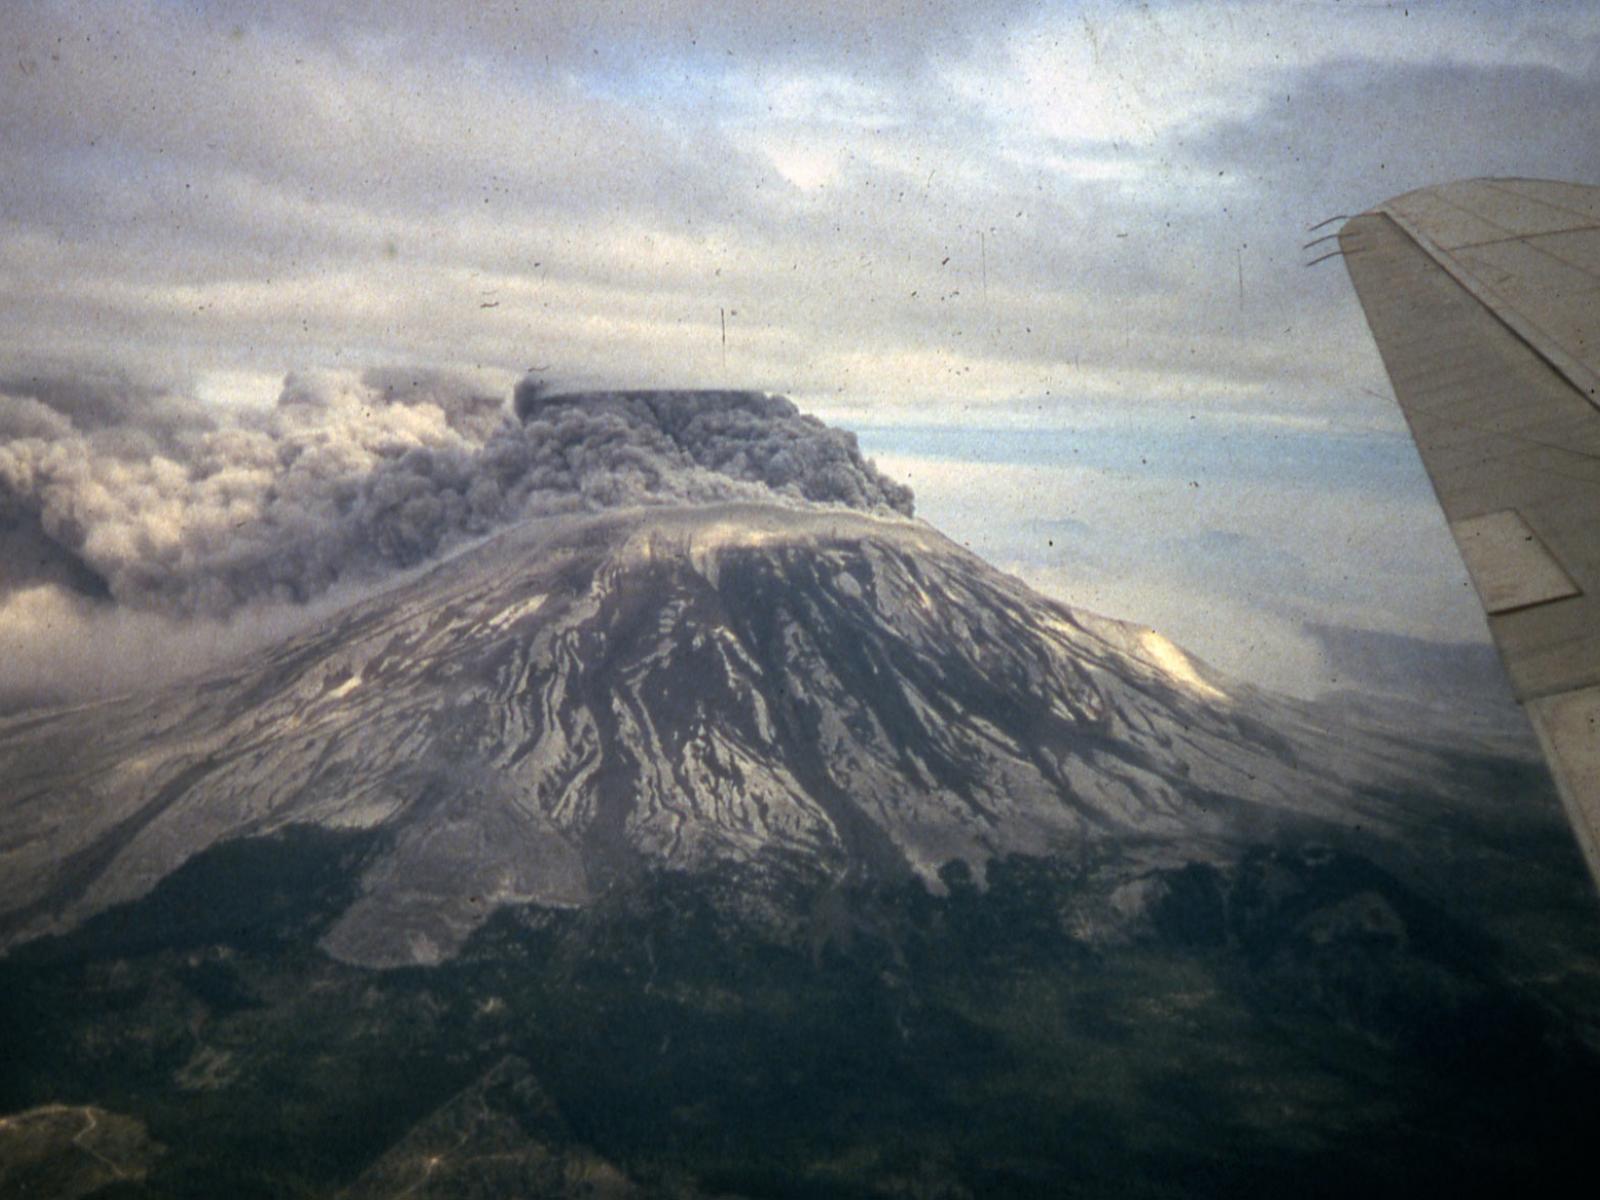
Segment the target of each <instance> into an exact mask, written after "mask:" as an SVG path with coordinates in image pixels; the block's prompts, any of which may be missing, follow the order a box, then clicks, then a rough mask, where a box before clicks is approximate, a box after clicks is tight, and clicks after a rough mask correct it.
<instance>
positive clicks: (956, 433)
mask: <svg viewBox="0 0 1600 1200" xmlns="http://www.w3.org/2000/svg"><path fill="white" fill-rule="evenodd" d="M855 432H856V434H857V437H858V438H859V440H860V443H861V448H862V450H863V451H864V452H866V453H867V454H868V455H896V456H905V457H913V458H923V459H934V460H938V461H944V462H955V463H963V464H972V465H978V464H985V463H993V464H1005V465H1014V466H1032V467H1074V468H1089V469H1093V470H1100V471H1113V472H1118V473H1120V474H1125V475H1130V476H1140V475H1143V476H1148V477H1151V478H1172V479H1183V480H1195V481H1198V482H1202V483H1203V482H1206V481H1207V480H1211V481H1226V482H1229V483H1267V482H1270V483H1284V484H1296V485H1302V486H1303V485H1310V484H1314V485H1316V486H1318V487H1321V488H1326V489H1328V490H1335V491H1342V490H1350V491H1358V492H1361V493H1364V494H1368V495H1383V496H1390V497H1401V496H1410V495H1414V494H1418V491H1419V489H1424V490H1425V489H1426V487H1427V481H1426V479H1425V477H1424V476H1423V474H1422V469H1421V466H1420V464H1419V463H1418V461H1417V455H1416V450H1415V449H1414V448H1413V446H1412V444H1411V442H1410V440H1409V439H1408V438H1406V437H1405V435H1403V434H1399V433H1395V434H1389V433H1359V434H1352V433H1345V432H1324V431H1311V430H1296V429H1279V428H1272V427H1250V426H1248V425H1246V426H1243V427H1230V428H1228V429H1227V431H1226V432H1220V431H1218V430H1217V429H1216V428H1214V427H1210V426H1208V425H1206V424H1202V423H1200V422H1195V423H1194V425H1193V426H1192V427H1191V428H1189V429H1172V428H1170V427H1168V428H1152V429H1062V428H1041V429H1018V428H962V427H958V426H923V427H917V426H877V427H873V426H867V427H864V428H863V427H860V426H857V427H856V430H855Z"/></svg>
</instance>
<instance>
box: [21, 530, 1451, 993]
mask: <svg viewBox="0 0 1600 1200" xmlns="http://www.w3.org/2000/svg"><path fill="white" fill-rule="evenodd" d="M1435 766H1436V764H1435V763H1434V762H1433V760H1431V759H1430V758H1429V756H1428V755H1427V753H1426V752H1423V751H1417V750H1408V749H1405V748H1403V747H1402V746H1401V745H1400V743H1398V742H1396V741H1392V740H1389V739H1386V738H1384V737H1381V736H1378V735H1375V734H1371V733H1368V734H1362V735H1359V736H1357V735H1354V734H1351V735H1350V736H1349V737H1346V738H1344V739H1343V740H1339V741H1336V740H1335V739H1332V738H1330V737H1329V736H1328V734H1327V733H1326V731H1325V730H1323V729H1319V728H1317V727H1316V725H1315V723H1314V722H1313V721H1312V719H1311V718H1310V717H1309V716H1307V710H1305V709H1302V708H1300V707H1297V706H1294V705H1292V704H1289V703H1287V702H1283V701H1279V700H1277V699H1274V698H1272V697H1268V696H1265V695H1263V694H1261V693H1259V692H1255V691H1254V690H1252V689H1248V688H1243V687H1235V686H1233V685H1231V684H1230V683H1229V682H1228V681H1227V680H1226V679H1223V678H1220V677H1218V676H1217V675H1215V674H1214V673H1213V672H1211V671H1210V670H1209V669H1208V668H1206V667H1205V666H1204V665H1203V664H1201V663H1199V662H1198V661H1196V660H1194V659H1193V658H1191V657H1189V656H1188V655H1187V654H1185V653H1184V652H1183V651H1182V650H1181V649H1179V648H1177V647H1176V646H1174V645H1173V644H1172V643H1170V642H1168V641H1167V640H1166V639H1164V638H1162V637H1161V636H1160V635H1159V634H1156V633H1154V632H1152V631H1150V630H1148V629H1143V628H1140V627H1136V626H1132V625H1128V624H1125V623H1121V622H1116V621H1110V620H1106V619H1103V618H1099V617H1094V616H1091V615H1088V614H1084V613H1079V612H1075V611H1072V610H1069V609H1068V608H1066V607H1063V606H1062V605H1059V604H1056V603H1053V602H1051V601H1048V600H1046V599H1044V598H1043V597H1041V596H1039V595H1038V594H1037V593H1035V592H1033V591H1031V590H1030V589H1028V588H1027V587H1025V586H1024V585H1023V584H1021V583H1020V582H1018V581H1017V580H1015V579H1013V578H1011V577H1008V576H1005V575H1003V574H1001V573H1000V572H998V571H996V570H994V569H993V568H992V567H990V566H988V565H987V564H985V563H984V562H982V561H981V560H980V559H978V558H976V557H975V556H973V555H972V554H970V553H968V552H967V551H965V550H963V549H961V548H960V547H958V546H956V545H955V544H954V543H952V542H950V541H949V540H948V539H946V538H944V537H942V536H941V535H940V534H938V533H937V532H936V531H934V530H933V529H932V528H930V527H929V526H928V525H926V524H924V523H921V522H918V521H913V520H909V519H900V518H892V517H880V516H870V515H866V514H862V513H859V512H850V511H845V510H836V509H830V508H823V507H819V506H810V507H797V506H794V505H789V506H778V505H760V504H716V505H707V506H698V507H696V506H685V507H674V508H647V509H628V510H622V511H612V512H607V513H603V514H600V515H591V514H586V515H574V516H565V517H556V518H548V519H542V520H536V521H531V522H528V523H525V524H523V525H520V526H517V527H515V528H512V529H510V530H508V531H506V532H504V533H502V534H500V535H499V536H497V537H495V538H494V539H492V540H489V541H487V542H485V543H482V544H480V545H478V546H477V547H475V548H473V549H472V550H470V551H467V552H465V553H462V554H459V555H457V556H456V557H454V558H452V559H450V560H448V561H446V562H444V563H442V564H441V565H439V566H437V567H436V568H434V569H433V570H432V571H431V572H429V573H427V574H426V575H423V576H421V577H420V578H416V579H412V580H410V581H407V582H404V583H402V584H400V585H398V586H396V587H394V588H392V589H390V590H389V591H387V592H385V593H383V594H381V595H379V596H377V597H375V598H372V599H370V600H367V601H365V602H363V603H360V604H358V605H356V606H355V607H353V608H350V609H348V610H347V611H345V612H344V613H342V614H341V615H339V616H338V617H336V618H334V619H333V620H331V621H330V622H328V623H327V624H326V625H325V626H323V627H321V628H320V629H318V630H317V631H315V632H313V633H312V634H309V635H306V636H301V637H299V638H297V639H294V640H292V641H289V642H286V643H283V644H281V645H279V646H277V647H276V648H274V649H273V650H271V651H270V652H268V653H265V654H262V655H258V656H256V657H255V658H254V659H252V660H251V661H249V662H246V663H243V664H240V665H237V666H235V667H234V668H232V669H230V670H228V671H224V672H219V673H214V674H212V675H211V676H209V677H206V678H203V679H200V680H198V681H195V682H192V683H189V684H186V685H184V686H181V687H178V688H172V689H168V690H165V691H163V692H160V693H158V694H153V695H149V696H139V697H131V698H125V699H122V700H117V701H111V702H107V703H101V704H95V705H91V706H87V707H82V708H78V709H74V710H69V711H62V712H54V713H49V714H42V715H41V714H32V715H26V716H21V717H15V718H12V719H10V720H8V721H5V722H3V723H0V780H4V784H5V796H4V800H3V802H0V932H3V934H4V937H5V941H6V942H7V943H14V942H16V941H19V940H22V939H26V938H30V937H33V936H37V935H39V934H41V933H45V932H51V931H60V930H64V929H67V928H71V927H73V926H74V925H76V924H79V923H81V922H82V921H83V920H84V919H86V918H87V917H89V916H91V915H92V914H95V913H97V912H100V911H102V910H104V909H106V908H108V907H109V906H111V905H114V904H116V903H118V902H121V901H126V900H130V899H133V898H135V897H138V896H140V895H142V894H144V893H146V892H148V891H149V890H150V889H151V888H152V887H153V886H154V885H155V884H156V883H157V882H158V881H159V880H161V879H162V878H163V877H164V876H166V875H167V874H168V873H170V872H171V871H173V870H174V869H175V868H177V867H178V866H179V865H181V864H182V863H183V862H185V861H186V860H187V859H189V858H191V857H193V856H194V855H197V854H199V853H201V852H202V851H204V850H206V849H207V848H209V847H211V846H213V845H215V844H216V843H218V842H219V841H223V840H227V839H232V838H238V837H243V836H251V835H259V834H264V833H269V832H272V831H274V830H277V829H281V828H283V827H285V826H289V825H295V824H315V825H320V826H325V827H332V828H379V829H381V831H382V836H381V838H380V839H379V840H378V842H377V843H376V844H377V846H378V847H379V849H378V850H376V851H374V852H373V854H372V855H371V856H369V858H368V859H367V861H366V862H365V865H364V867H363V872H364V874H363V879H362V898H361V899H360V900H359V901H357V902H356V903H355V904H354V905H353V906H352V907H351V908H349V909H348V910H347V911H346V912H344V913H343V915H342V916H341V917H340V919H339V920H338V921H337V923H336V924H335V925H334V926H333V928H332V930H331V932H330V933H329V934H328V936H327V939H326V943H325V944H326V945H327V947H328V948H329V949H330V950H331V951H332V952H334V953H335V954H337V955H339V956H341V957H345V958H348V959H350V960H352V961H357V962H364V963H373V964H387V963H400V962H424V963H426V962H436V961H439V960H440V959H442V958H444V957H447V956H449V955H450V954H452V953H453V952H454V950H455V949H456V948H457V947H459V945H460V944H461V943H462V942H463V940H464V939H465V937H466V936H467V935H468V934H469V933H470V932H471V931H472V930H473V929H474V928H476V927H477V926H478V925H479V924H481V923H482V921H483V920H484V919H486V917H487V916H488V915H489V914H490V913H491V912H493V911H494V910H495V909H496V908H497V907H499V906H501V905H504V904H508V903H522V902H537V903H542V904H547V905H582V904H584V903H585V902H586V901H587V900H588V899H590V898H591V897H593V896H594V895H595V894H596V893H597V892H598V890H600V889H603V888H605V887H607V886H609V885H611V884H612V883H614V882H615V881H617V880H620V879H624V878H626V877H627V876H628V875H629V874H630V872H633V871H635V870H637V869H638V868H640V867H641V866H649V865H660V866H666V867H668V868H681V869H685V870H693V869H695V868H697V867H700V866H703V865H706V864H710V863H715V862H719V861H726V860H730V859H732V860H741V861H746V862H750V863H755V864H768V865H770V869H771V870H773V871H783V870H788V869H794V870H804V871H816V872H824V873H828V874H833V875H837V876H840V877H843V876H854V877H864V876H865V877H870V876H874V875H879V876H891V877H892V876H896V875H903V874H904V873H906V872H914V873H916V874H918V875H921V876H923V877H924V878H925V879H927V880H928V881H929V882H930V883H931V884H933V885H934V886H938V884H937V871H938V869H939V867H940V865H941V864H943V863H945V862H946V861H948V860H950V859H954V858H961V859H965V860H967V861H968V862H970V863H972V864H974V866H975V867H976V868H977V869H978V871H979V873H980V874H981V870H982V864H983V863H984V862H985V861H987V860H988V859H989V858H990V857H992V856H994V855H997V854H1004V853H1009V852H1024V853H1045V852H1049V853H1055V854H1063V855H1080V856H1089V855H1092V854H1093V853H1095V852H1096V851H1097V849H1098V848H1103V847H1113V846H1114V847H1115V848H1116V851H1117V853H1118V854H1119V855H1120V856H1122V857H1124V858H1125V859H1126V858H1133V859H1137V860H1140V861H1143V862H1146V863H1148V864H1151V865H1155V866H1159V865H1161V864H1163V863H1168V862H1171V863H1179V862H1186V861H1194V860H1197V859H1200V860H1203V859H1206V858H1210V857H1219V858H1220V857H1222V856H1224V855H1226V854H1227V853H1228V851H1229V848H1230V847H1234V846H1237V845H1240V844H1242V843H1243V842H1244V841H1246V840H1251V839H1255V840H1260V839H1261V838H1262V837H1264V836H1268V835H1270V833H1271V831H1273V830H1274V829H1277V828H1281V827H1282V826H1283V825H1284V823H1285V822H1291V823H1292V822H1316V823H1321V824H1325V825H1326V826H1327V828H1329V829H1337V828H1339V827H1355V826H1361V827H1362V828H1363V829H1365V830H1367V831H1369V832H1370V831H1373V830H1382V829H1383V828H1384V827H1385V825H1386V823H1393V822H1396V821H1403V820H1404V819H1405V818H1404V816H1403V815H1401V814H1397V813H1396V812H1394V811H1392V810H1391V809H1388V808H1386V807H1385V806H1384V803H1383V802H1382V801H1381V800H1380V799H1378V798H1376V797H1380V796H1381V795H1383V794H1386V793H1392V792H1395V791H1397V790H1401V789H1404V788H1407V787H1411V786H1417V785H1420V784H1421V783H1423V782H1425V781H1426V780H1427V777H1428V776H1429V775H1430V774H1431V773H1433V768H1434V767H1435ZM1429 786H1433V785H1432V784H1429Z"/></svg>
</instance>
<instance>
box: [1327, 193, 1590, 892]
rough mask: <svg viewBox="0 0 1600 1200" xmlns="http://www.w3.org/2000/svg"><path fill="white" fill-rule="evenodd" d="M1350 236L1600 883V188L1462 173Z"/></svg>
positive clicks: (1358, 281) (1373, 314)
mask: <svg viewBox="0 0 1600 1200" xmlns="http://www.w3.org/2000/svg"><path fill="white" fill-rule="evenodd" d="M1338 236H1339V246H1340V250H1341V251H1342V253H1343V255H1344V260H1345V265H1346V267H1347V268H1348V270H1349V272H1350V278H1351V281H1352V282H1353V283H1354V284H1355V288H1356V293H1357V294H1358V295H1359V297H1360V299H1361V305H1362V307H1363V308H1364V309H1365V310H1366V315H1367V324H1368V325H1369V326H1371V329H1372V335H1373V337H1374V339H1376V341H1377V344H1378V350H1379V352H1380V353H1381V354H1382V355H1383V362H1384V366H1385V367H1386V368H1387V369H1388V372H1389V378H1390V380H1391V381H1392V382H1393V384H1394V392H1395V397H1396V399H1398V400H1399V402H1400V407H1401V409H1402V410H1404V412H1405V416H1406V421H1407V422H1408V423H1409V424H1410V426H1411V433H1412V436H1413V437H1414V438H1415V439H1416V443H1417V449H1418V450H1419V451H1420V452H1421V455H1422V461H1423V464H1424V465H1425V466H1426V467H1427V470H1428V474H1429V476H1430V477H1431V478H1432V480H1433V487H1434V491H1435V492H1436V493H1437V495H1438V497H1439V504H1440V505H1441V506H1442V507H1443V509H1444V513H1445V517H1446V518H1447V519H1448V520H1449V522H1450V530H1451V532H1452V533H1453V534H1454V535H1455V539H1456V545H1457V546H1458V547H1459V548H1460V550H1461V557H1462V559H1463V560H1464V561H1465V563H1466V566H1467V572H1468V574H1469V575H1470V576H1471V577H1472V582H1473V584H1474V585H1475V587H1476V588H1477V591H1478V596H1479V598H1480V599H1481V600H1482V601H1483V607H1484V611H1485V612H1486V613H1487V614H1488V622H1489V632H1490V633H1491V634H1492V635H1493V637H1494V640H1495V644H1496V645H1497V646H1498V647H1499V650H1500V656H1501V659H1502V660H1503V661H1504V663H1505V667H1506V671H1507V673H1508V674H1509V675H1510V677H1511V682H1512V686H1513V688H1514V689H1515V691H1516V695H1517V698H1518V700H1520V701H1521V702H1522V704H1523V706H1524V708H1525V709H1526V710H1527V712H1528V715H1529V716H1530V718H1531V719H1532V721H1533V725H1534V728H1535V729H1536V730H1537V731H1538V735H1539V740H1540V742H1541V744H1542V746H1543V748H1544V753H1545V757H1546V758H1547V759H1548V760H1549V762H1550V768H1551V772H1552V774H1553V775H1554V776H1555V779H1556V785H1557V787H1558V788H1559V790H1560V792H1561V797H1562V801H1563V803H1564V804H1565V805H1566V809H1567V815H1568V816H1569V818H1570V819H1571V821H1572V825H1573V828H1574V829H1575V830H1576V832H1577V835H1578V842H1579V844H1580V845H1581V847H1582V849H1583V853H1584V857H1585V858H1586V859H1587V861H1588V864H1589V869H1590V872H1591V873H1592V874H1593V875H1594V877H1595V880H1596V882H1597V883H1600V188H1597V187H1587V186H1584V185H1581V184H1573V183H1551V182H1543V181H1537V180H1525V179H1474V180H1467V181H1463V182H1460V183H1451V184H1445V185H1443V186H1440V187H1430V188H1424V189H1422V190H1421V191H1416V192H1410V193H1408V194H1406V195H1404V196H1398V197H1396V198H1395V199H1393V200H1389V201H1386V202H1385V203H1383V204H1380V205H1378V207H1376V208H1374V209H1372V210H1371V211H1370V212H1366V213H1363V214H1361V215H1360V216H1358V217H1355V218H1352V219H1351V220H1349V221H1347V222H1346V223H1345V225H1344V227H1343V228H1342V229H1341V230H1340V232H1339V235H1338Z"/></svg>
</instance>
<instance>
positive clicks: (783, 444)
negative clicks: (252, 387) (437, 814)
mask: <svg viewBox="0 0 1600 1200" xmlns="http://www.w3.org/2000/svg"><path fill="white" fill-rule="evenodd" d="M741 498H743V499H765V500H777V501H781V502H785V503H806V502H814V503H823V504H838V505H845V506H849V507H852V508H857V509H864V510H868V511H894V512H900V513H905V514H909V513H910V512H911V508H912V501H911V493H910V491H909V490H908V489H906V488H904V487H902V486H900V485H898V484H896V483H894V482H892V481H890V480H887V479H885V478H884V477H883V476H881V475H879V474H878V473H877V471H876V470H875V469H874V468H873V467H872V465H871V464H870V463H868V462H866V461H865V460H864V459H863V458H862V456H861V453H860V451H859V449H858V448H857V446H856V442H855V438H854V436H853V435H851V434H848V433H845V432H843V431H840V430H835V429H830V428H829V427H827V426H825V425H823V424H822V423H821V422H820V421H817V420H816V419H814V418H811V417H807V416H804V415H802V414H801V413H800V412H799V410H798V409H797V408H796V407H795V406H794V405H793V404H792V403H790V402H789V401H788V400H785V399H783V398H781V397H777V396H769V395H764V394H761V393H752V392H587V393H573V394H567V395H555V394H550V393H548V392H546V391H544V390H543V389H542V388H541V387H540V386H539V385H538V384H537V383H536V382H534V381H531V380H525V381H524V382H523V383H522V384H520V385H518V387H517V388H516V390H515V393H514V396H513V397H512V403H511V404H510V405H508V404H507V403H506V397H504V395H503V394H496V392H495V390H494V389H492V388H486V387H484V386H482V385H481V384H480V383H478V382H477V381H475V380H473V379H470V378H467V377H463V376H458V375H454V374H449V373H444V372H430V371H401V370H382V371H370V372H367V373H365V374H362V375H355V374H316V375H290V376H289V377H288V378H286V380H285V381H284V384H283V388H282V391H281V393H280V394H279V396H278V398H277V401H276V403H275V404H273V405H271V406H270V407H267V408H261V409H247V410H241V409H228V410H221V409H219V408H218V407H217V406H207V405H204V404H202V403H201V402H200V401H198V400H197V399H195V398H193V397H191V396H188V395H185V394H183V393H182V392H181V391H179V390H176V389H170V388H166V389H164V388H160V387H155V386H151V385H143V384H138V383H135V382H133V381H130V380H126V379H122V378H120V377H117V376H114V375H105V376H80V377H74V378H58V377H39V376H31V377H20V376H19V377H12V378H0V539H3V541H4V544H5V545H6V547H7V548H8V549H9V550H11V551H12V553H11V554H9V555H8V563H7V565H6V566H4V567H0V605H3V604H5V603H7V601H8V599H9V598H11V597H12V596H14V595H17V594H19V593H20V592H21V591H22V590H25V589H30V588H31V589H37V588H39V587H42V586H50V587H54V588H57V589H61V590H64V591H65V592H68V593H70V594H71V595H72V596H74V597H76V598H78V599H80V600H95V601H97V602H100V603H104V602H105V599H106V598H109V600H110V601H111V602H113V603H114V604H115V605H116V606H118V607H119V608H122V609H127V610H134V611H137V612H143V613H151V614H158V615H161V616H164V617H167V618H176V619H190V618H197V617H198V618H209V619H224V618H227V617H229V616H231V615H232V614H234V613H235V612H237V611H239V610H240V609H242V608H244V607H246V606H251V605H257V604H261V603H274V602H292V603H296V604H303V603H305V602H307V601H310V600H312V599H314V598H316V597H318V596H321V595H323V594H324V593H326V592H328V591H329V589H331V588H333V587H335V585H348V584H350V583H352V582H361V581H370V580H375V579H379V578H382V577H383V576H385V575H386V574H389V573H392V572H393V571H396V570H400V569H405V568H409V567H413V566H416V565H419V564H422V563H425V562H426V561H428V560H429V559H431V558H433V557H434V556H436V555H438V554H440V553H442V552H444V551H446V550H448V549H449V548H451V547H452V546H453V545H456V544H459V543H461V542H463V541H465V540H468V539H471V538H474V537H477V536H481V535H483V534H487V533H489V532H491V531H493V530H494V529H496V528H498V527H500V526H502V525H506V524H509V523H511V522H514V521H517V520H520V519H523V518H526V517H530V516H537V515H541V514H551V513H557V512H565V511H574V510H596V509H603V508H610V507H618V506H627V505H639V504H672V503H684V502H703V501H713V500H727V499H741Z"/></svg>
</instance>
